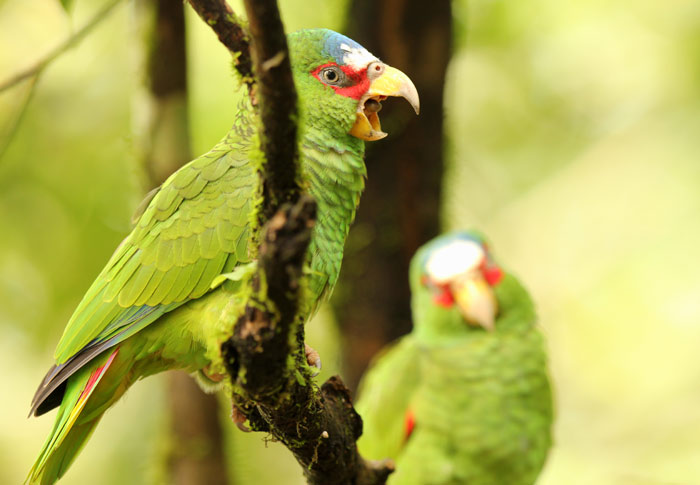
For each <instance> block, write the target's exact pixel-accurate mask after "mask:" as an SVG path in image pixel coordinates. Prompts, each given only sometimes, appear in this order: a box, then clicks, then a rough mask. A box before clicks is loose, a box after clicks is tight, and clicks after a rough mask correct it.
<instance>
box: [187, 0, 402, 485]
mask: <svg viewBox="0 0 700 485" xmlns="http://www.w3.org/2000/svg"><path fill="white" fill-rule="evenodd" d="M189 2H190V3H191V4H192V6H193V7H194V8H195V10H196V11H197V12H198V13H199V15H200V17H202V18H203V19H204V20H205V21H207V23H208V24H209V25H210V26H211V27H212V28H213V29H214V30H215V31H216V32H217V34H218V35H219V38H220V39H222V33H225V32H239V31H243V29H242V27H240V25H224V24H231V23H232V24H235V23H236V16H235V15H234V14H233V12H232V11H231V9H230V8H229V7H228V6H226V5H225V2H224V1H223V0H221V1H220V2H215V1H213V0H189ZM245 5H246V11H247V13H248V21H249V24H250V30H251V43H250V50H249V48H248V43H247V42H246V43H241V44H238V45H237V46H235V45H233V44H228V43H226V42H224V40H223V39H222V42H224V44H225V45H226V46H227V47H228V48H229V50H231V51H232V52H233V53H234V56H235V58H236V59H237V60H238V63H239V64H238V66H237V68H238V69H239V71H240V67H239V66H240V64H241V63H242V62H247V61H246V60H247V59H252V65H253V66H254V73H255V77H254V78H251V80H250V83H248V88H249V90H250V91H249V92H250V94H251V98H252V99H253V101H254V106H257V107H258V109H259V114H260V118H261V120H262V125H263V136H262V137H261V149H262V151H263V152H264V154H265V160H266V163H264V164H263V167H262V169H261V178H262V183H263V202H262V207H261V211H260V218H259V222H260V227H263V229H262V233H261V234H262V235H261V238H260V240H261V246H260V250H259V254H258V267H257V270H256V271H257V273H256V274H255V276H254V277H253V278H252V286H253V287H252V289H251V290H252V291H251V297H250V299H249V301H248V302H247V304H246V307H245V310H244V312H243V314H242V315H237V316H236V318H235V320H236V321H235V322H233V335H232V336H231V337H230V338H229V339H228V340H226V341H225V342H223V344H222V346H221V349H222V355H223V357H224V361H225V364H226V367H227V370H228V373H229V375H230V377H231V380H232V382H233V383H234V395H233V401H234V406H236V408H237V409H238V410H240V411H242V412H243V413H244V414H245V415H246V416H247V418H248V421H249V423H250V426H251V427H252V428H253V429H254V430H257V431H265V432H269V433H270V434H272V435H273V436H274V437H275V438H276V439H277V440H279V441H281V442H282V443H284V444H285V445H286V446H287V448H289V449H290V451H292V453H293V454H294V456H295V457H296V459H297V461H298V462H299V464H300V465H301V466H302V467H303V469H304V473H305V475H306V477H307V480H308V482H309V483H310V484H312V485H316V484H319V485H320V484H324V485H334V484H338V485H340V484H354V485H381V484H383V483H385V482H386V478H387V477H388V475H389V474H390V473H391V471H392V470H393V466H392V465H391V463H390V462H368V461H365V460H363V459H362V457H361V456H360V455H359V453H358V451H357V446H356V444H355V442H356V440H357V438H359V436H360V435H361V433H362V420H361V418H360V417H359V415H358V414H357V413H356V412H355V410H354V409H353V407H352V402H351V399H350V394H349V391H348V389H347V388H346V387H345V385H344V384H343V383H342V381H341V380H340V378H338V377H333V378H331V379H329V380H328V381H327V382H326V383H325V384H324V385H323V386H322V388H321V389H318V387H317V386H316V385H315V384H314V382H313V380H312V378H311V375H310V373H309V370H308V366H307V365H306V362H305V357H304V355H305V354H304V332H303V321H304V320H305V315H303V309H300V296H302V293H303V291H304V288H303V280H302V278H303V274H302V268H303V265H304V261H305V258H306V253H307V248H308V245H309V241H310V238H311V232H312V229H313V225H314V221H315V218H316V204H315V202H314V201H313V199H312V198H311V197H309V196H307V195H302V194H301V188H300V187H299V185H298V180H299V177H298V166H297V132H296V122H295V118H296V116H295V115H296V92H295V89H294V82H293V79H292V74H291V68H290V62H289V52H288V50H287V44H286V36H285V34H284V28H283V25H282V22H281V20H280V15H279V10H278V9H277V2H276V1H275V0H245ZM216 12H218V13H216ZM263 224H264V226H263Z"/></svg>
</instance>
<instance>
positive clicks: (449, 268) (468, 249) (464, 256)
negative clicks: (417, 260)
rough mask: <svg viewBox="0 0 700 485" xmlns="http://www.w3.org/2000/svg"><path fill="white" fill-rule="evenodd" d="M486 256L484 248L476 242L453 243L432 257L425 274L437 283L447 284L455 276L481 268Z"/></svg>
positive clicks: (434, 253) (458, 241)
mask: <svg viewBox="0 0 700 485" xmlns="http://www.w3.org/2000/svg"><path fill="white" fill-rule="evenodd" d="M484 256H485V255H484V250H483V248H482V247H481V245H480V244H478V243H476V242H474V241H465V240H463V239H462V240H456V241H452V242H451V243H449V244H446V245H445V246H442V247H441V248H439V249H437V250H435V251H434V252H433V254H431V255H430V257H429V258H428V261H426V263H425V272H426V273H427V274H428V276H430V278H431V279H432V280H433V281H435V282H436V283H447V282H448V281H450V280H451V279H452V278H454V277H455V276H457V275H460V274H464V273H466V272H467V271H470V270H473V269H476V268H477V267H479V265H480V264H481V262H482V261H483V260H484Z"/></svg>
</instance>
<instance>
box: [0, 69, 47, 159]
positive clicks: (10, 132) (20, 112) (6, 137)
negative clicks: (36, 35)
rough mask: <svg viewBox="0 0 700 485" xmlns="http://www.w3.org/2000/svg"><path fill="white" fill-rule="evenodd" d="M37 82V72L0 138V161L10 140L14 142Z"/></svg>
mask: <svg viewBox="0 0 700 485" xmlns="http://www.w3.org/2000/svg"><path fill="white" fill-rule="evenodd" d="M38 82H39V73H38V72H37V73H36V74H35V75H34V76H33V77H32V78H31V79H30V81H29V86H27V92H26V93H25V95H24V99H23V100H22V103H21V104H20V106H19V108H18V109H17V112H16V114H15V115H14V116H13V118H12V121H10V122H9V123H8V126H9V128H7V130H6V133H4V134H3V135H2V138H0V160H2V158H3V157H4V156H5V153H6V152H7V149H8V148H9V147H10V144H11V143H12V140H14V138H15V135H16V134H17V130H18V129H19V127H20V125H21V124H22V120H23V119H24V115H25V114H26V113H27V108H29V102H30V101H31V100H32V98H33V97H34V92H35V91H36V85H37V83H38Z"/></svg>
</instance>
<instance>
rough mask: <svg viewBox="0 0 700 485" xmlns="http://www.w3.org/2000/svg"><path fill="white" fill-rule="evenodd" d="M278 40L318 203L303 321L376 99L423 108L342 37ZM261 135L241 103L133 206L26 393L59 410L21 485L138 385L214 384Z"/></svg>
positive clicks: (336, 257) (355, 191)
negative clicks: (130, 220) (136, 209)
mask: <svg viewBox="0 0 700 485" xmlns="http://www.w3.org/2000/svg"><path fill="white" fill-rule="evenodd" d="M288 44H289V50H290V59H291V63H292V71H293V75H294V81H295V84H296V88H297V91H298V98H299V100H298V105H299V106H298V109H299V118H298V127H299V161H300V172H301V175H300V177H301V183H302V185H303V187H304V189H305V190H306V191H308V192H309V193H310V194H311V195H312V196H313V197H314V198H315V199H316V202H317V204H318V220H317V224H316V226H315V228H314V231H313V235H312V240H311V244H310V247H309V250H308V251H309V253H308V259H307V263H308V266H309V268H308V275H309V276H308V291H307V292H306V296H305V301H304V302H303V303H302V307H303V308H307V309H308V312H307V313H308V314H309V315H307V316H310V314H311V313H312V312H313V311H314V309H315V307H316V306H317V304H318V302H319V301H320V300H321V299H323V298H324V297H327V296H328V294H329V293H330V292H331V290H332V289H333V286H334V285H335V283H336V280H337V278H338V272H339V270H340V264H341V261H342V257H343V246H344V244H345V239H346V236H347V233H348V228H349V226H350V224H351V223H352V221H353V218H354V217H355V210H356V208H357V205H358V203H359V200H360V194H361V192H362V190H363V188H364V179H365V175H366V169H365V165H364V161H363V155H364V141H365V140H378V139H380V138H383V137H384V136H386V134H385V133H383V132H382V131H381V127H380V124H379V118H378V116H377V112H378V111H379V108H380V107H381V105H380V102H381V101H383V100H384V99H385V98H386V97H388V96H401V97H404V98H405V99H406V100H408V102H409V103H410V104H411V105H412V106H413V108H414V109H415V111H416V112H418V107H419V102H418V94H417V92H416V88H415V86H414V85H413V83H412V82H411V81H410V79H409V78H408V77H407V76H406V75H405V74H403V73H402V72H400V71H398V70H397V69H394V68H392V67H390V66H388V65H386V64H384V63H382V62H381V61H379V60H378V59H377V58H376V57H374V56H373V55H372V54H370V53H369V52H368V51H367V50H366V49H364V48H363V47H362V46H360V45H359V44H358V43H356V42H355V41H353V40H351V39H349V38H347V37H345V36H343V35H341V34H338V33H336V32H333V31H330V30H326V29H315V30H303V31H299V32H296V33H293V34H290V35H289V37H288ZM259 128H260V122H259V120H258V119H257V118H256V117H255V115H254V113H253V112H252V110H251V109H250V107H249V106H247V107H245V109H241V110H239V112H238V113H237V115H236V119H235V122H234V125H233V127H232V129H231V131H230V132H229V133H228V134H227V135H226V137H225V138H224V139H223V140H222V141H221V142H220V143H219V144H218V145H216V146H215V147H214V148H212V150H211V151H210V152H208V153H206V154H205V155H202V156H201V157H199V158H197V159H195V160H193V161H191V162H189V163H188V164H187V165H185V166H183V167H182V168H181V169H179V170H178V171H177V172H175V173H174V174H173V175H172V176H170V177H169V178H168V179H167V180H166V181H165V183H163V185H162V186H161V187H160V188H158V189H157V190H156V191H154V193H153V194H152V195H151V197H150V198H147V200H146V201H144V204H142V206H143V208H142V210H141V213H140V215H139V216H138V219H137V222H136V224H135V227H134V229H133V230H132V232H131V233H130V234H129V235H128V236H127V237H126V238H125V239H124V241H123V242H122V243H121V244H120V245H119V247H117V249H116V251H115V252H114V254H113V255H112V257H111V258H110V259H109V261H108V262H107V265H106V266H105V268H104V269H103V270H102V272H101V273H100V274H99V275H98V276H97V279H96V280H95V282H94V283H93V284H92V286H90V288H89V289H88V290H87V293H86V294H85V296H84V297H83V299H82V301H81V302H80V304H79V305H78V307H77V309H76V310H75V313H73V316H72V317H71V319H70V321H69V322H68V325H67V326H66V328H65V330H64V332H63V336H62V337H61V340H60V341H59V343H58V347H57V348H56V353H55V360H56V363H55V365H54V366H53V367H52V368H51V369H50V370H49V372H48V374H47V375H46V377H44V380H43V381H42V382H41V385H40V386H39V389H38V390H37V392H36V395H35V396H34V400H33V402H32V406H31V412H30V415H31V414H34V415H37V416H38V415H41V414H44V413H45V412H47V411H49V410H51V409H53V408H55V407H58V415H57V416H56V423H55V425H54V428H53V430H52V431H51V434H50V436H49V438H48V439H47V441H46V443H45V444H44V447H43V449H42V450H41V453H40V454H39V457H38V459H37V460H36V463H35V464H34V466H33V467H32V469H31V471H30V473H29V477H28V480H29V481H30V482H31V483H36V482H40V483H41V484H51V483H54V482H55V481H56V480H57V479H59V478H60V477H62V476H63V475H64V473H65V472H66V470H67V469H68V467H69V466H70V464H71V462H72V461H73V459H74V458H75V457H76V455H77V454H78V452H79V451H80V449H81V447H82V446H83V445H84V444H85V442H86V440H87V439H88V438H89V436H90V435H91V433H92V432H93V431H94V429H95V426H96V425H97V423H98V422H99V420H100V418H101V417H102V415H103V414H104V412H105V411H106V410H107V409H108V408H109V407H110V406H111V405H112V404H113V403H114V402H115V401H117V400H118V399H119V397H120V396H122V394H124V392H125V391H126V389H127V388H128V387H129V386H130V385H131V384H133V383H134V382H135V381H136V380H138V379H140V378H143V377H146V376H148V375H151V374H154V373H157V372H161V371H165V370H168V369H185V370H187V371H190V372H198V373H199V374H200V377H201V378H203V379H207V378H208V379H210V381H212V380H215V379H216V378H221V375H220V374H221V373H223V370H222V369H221V368H219V369H217V368H214V367H215V362H218V365H219V367H221V361H220V359H218V357H219V342H220V341H221V338H222V335H224V334H225V332H226V329H224V328H220V327H221V326H222V325H221V323H220V322H219V318H218V316H219V315H220V314H221V312H222V310H223V309H224V307H226V305H227V304H229V303H231V300H232V299H234V300H236V299H238V300H241V299H243V296H242V295H241V292H242V288H241V290H240V292H238V293H237V292H236V291H232V290H231V286H230V285H229V286H228V287H227V288H228V291H225V290H224V286H226V285H222V284H221V283H220V282H221V280H222V278H221V277H220V275H222V274H232V273H235V270H237V269H241V268H245V266H246V265H250V264H251V261H252V257H253V256H254V255H255V252H256V251H255V248H254V247H253V242H252V241H251V236H253V232H254V223H253V222H252V221H254V220H255V213H256V211H257V206H256V203H257V201H259V200H260V180H259V177H258V174H257V171H256V167H257V164H259V160H261V158H262V156H263V155H262V153H261V152H260V149H259ZM223 279H225V278H223ZM228 282H230V281H229V280H227V283H228ZM234 288H235V285H234ZM229 330H230V329H229ZM202 376H203V377H202Z"/></svg>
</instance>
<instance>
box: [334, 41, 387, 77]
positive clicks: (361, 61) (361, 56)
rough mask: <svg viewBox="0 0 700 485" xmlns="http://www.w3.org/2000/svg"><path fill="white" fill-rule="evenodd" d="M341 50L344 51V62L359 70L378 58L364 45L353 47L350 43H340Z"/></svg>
mask: <svg viewBox="0 0 700 485" xmlns="http://www.w3.org/2000/svg"><path fill="white" fill-rule="evenodd" d="M340 50H341V51H343V52H344V55H343V64H345V65H346V66H350V67H352V68H353V69H355V70H358V71H359V70H360V69H364V68H365V67H367V66H368V65H369V63H370V62H374V61H377V60H378V59H377V58H376V57H374V56H373V55H372V54H370V52H369V51H368V50H367V49H365V48H364V47H351V46H349V45H348V44H340Z"/></svg>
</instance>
